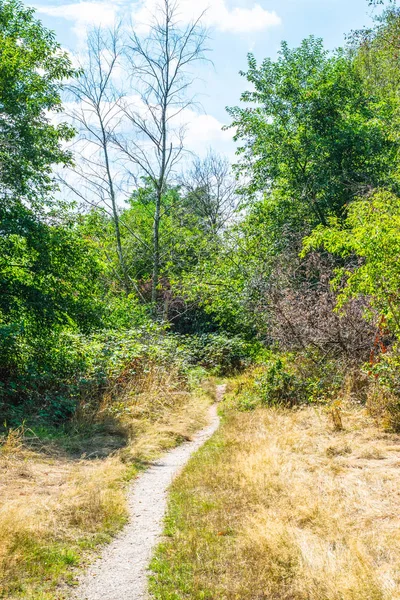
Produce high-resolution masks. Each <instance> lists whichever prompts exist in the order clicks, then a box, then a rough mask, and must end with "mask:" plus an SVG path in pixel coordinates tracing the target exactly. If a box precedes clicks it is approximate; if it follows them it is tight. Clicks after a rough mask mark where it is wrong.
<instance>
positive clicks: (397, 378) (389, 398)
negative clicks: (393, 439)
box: [366, 346, 400, 432]
mask: <svg viewBox="0 0 400 600" xmlns="http://www.w3.org/2000/svg"><path fill="white" fill-rule="evenodd" d="M366 368H368V369H369V374H370V376H372V381H371V385H370V388H369V392H368V398H367V407H368V410H369V412H370V413H371V415H372V416H373V417H375V418H376V419H377V420H378V421H379V422H380V423H381V424H382V425H383V427H385V429H389V430H391V431H397V432H400V349H399V347H398V346H395V347H394V348H392V349H391V350H390V351H389V352H387V353H384V354H381V356H380V360H379V362H378V363H377V364H375V365H373V366H372V367H371V366H367V367H366Z"/></svg>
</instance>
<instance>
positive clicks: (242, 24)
mask: <svg viewBox="0 0 400 600" xmlns="http://www.w3.org/2000/svg"><path fill="white" fill-rule="evenodd" d="M158 5H159V0H139V3H138V6H137V8H136V9H134V11H133V20H134V22H135V23H136V24H137V26H138V28H139V31H140V32H143V33H144V32H145V31H146V30H147V28H148V27H147V24H148V23H149V21H151V19H152V16H153V15H154V14H155V13H156V11H157V6H158ZM203 11H204V13H205V14H204V17H203V23H204V25H206V26H207V27H215V28H216V29H219V30H220V31H224V32H231V33H252V32H256V31H263V30H264V29H267V28H268V27H274V26H277V25H280V23H281V19H280V17H279V16H278V15H277V13H276V12H275V11H268V10H266V9H264V8H262V6H260V4H257V3H255V4H252V5H251V8H239V7H236V8H235V7H234V8H229V7H228V6H227V2H226V0H181V1H180V2H179V17H180V20H181V21H182V22H189V21H191V20H192V19H193V18H197V17H198V16H199V15H200V14H201V13H202V12H203Z"/></svg>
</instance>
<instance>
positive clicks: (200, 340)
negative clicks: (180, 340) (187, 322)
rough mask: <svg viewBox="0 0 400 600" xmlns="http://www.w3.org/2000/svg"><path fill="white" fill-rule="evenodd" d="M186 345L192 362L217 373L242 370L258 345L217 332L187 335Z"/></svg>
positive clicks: (188, 358)
mask: <svg viewBox="0 0 400 600" xmlns="http://www.w3.org/2000/svg"><path fill="white" fill-rule="evenodd" d="M184 345H185V347H186V353H187V360H188V362H189V363H190V364H199V365H201V366H203V367H204V368H206V369H209V370H210V371H211V372H212V373H214V374H215V375H231V374H233V373H238V372H240V371H241V370H243V369H244V368H245V367H246V366H248V365H249V363H250V361H251V358H252V356H253V355H254V353H255V352H256V347H255V346H252V345H251V344H249V342H246V341H245V340H243V339H242V338H241V337H240V336H233V337H228V336H226V335H223V334H216V333H208V334H202V335H195V336H186V337H185V338H184Z"/></svg>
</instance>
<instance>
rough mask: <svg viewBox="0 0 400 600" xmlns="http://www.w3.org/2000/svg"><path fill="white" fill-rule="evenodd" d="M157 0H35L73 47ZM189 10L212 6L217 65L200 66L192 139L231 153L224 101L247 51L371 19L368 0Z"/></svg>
mask: <svg viewBox="0 0 400 600" xmlns="http://www.w3.org/2000/svg"><path fill="white" fill-rule="evenodd" d="M156 1H157V0H131V1H130V0H117V1H116V2H110V1H108V0H87V1H85V0H82V1H79V2H74V1H73V0H36V2H35V4H34V5H35V8H36V9H37V11H38V16H39V18H41V19H42V21H43V22H44V23H45V24H46V26H48V27H50V28H51V29H54V30H55V31H56V33H57V37H58V39H59V41H60V42H61V44H62V45H63V46H64V47H65V48H68V49H69V50H71V51H75V50H77V49H78V48H79V46H81V45H82V43H83V39H84V36H85V29H86V28H87V27H91V26H93V25H94V26H98V25H104V26H107V25H110V24H112V21H113V20H114V19H115V18H116V17H118V16H121V15H122V14H124V15H126V14H129V15H133V16H134V19H136V20H137V22H138V23H139V22H142V21H143V20H144V19H145V18H146V15H148V13H149V12H150V13H151V11H152V6H154V2H156ZM180 3H181V6H182V14H183V16H184V17H185V16H187V18H189V15H190V14H193V12H194V13H196V12H197V13H198V11H200V10H201V9H203V8H206V7H209V8H208V12H207V17H206V20H207V23H206V24H207V26H208V27H209V29H210V36H211V40H210V47H211V48H212V54H211V55H210V57H211V58H212V60H213V63H214V64H213V66H211V65H207V66H203V67H201V68H199V71H198V74H199V77H200V78H201V79H200V80H199V82H198V84H197V88H198V91H199V92H200V93H201V99H200V100H201V104H202V107H203V112H202V114H200V115H195V114H194V113H193V115H192V116H191V117H190V119H189V120H190V123H189V127H188V145H189V146H190V147H191V149H193V150H194V151H196V152H198V153H201V152H204V151H205V150H206V148H207V146H213V147H215V148H216V149H217V150H218V151H220V152H223V153H226V154H228V155H231V154H232V151H233V145H232V143H231V141H230V136H231V134H230V132H221V125H222V124H224V123H226V122H227V120H228V119H227V115H226V112H225V106H227V105H234V104H237V103H238V100H239V96H240V93H241V91H243V89H245V85H246V82H245V80H244V79H243V78H241V77H240V76H239V74H238V71H239V70H240V69H245V68H246V55H247V53H248V52H249V51H251V52H253V53H254V54H255V55H256V57H257V58H258V59H259V60H262V59H263V58H264V57H266V56H271V57H274V56H275V55H276V52H277V49H278V48H279V44H280V42H281V40H286V41H288V42H289V44H290V45H291V46H294V45H298V44H299V43H300V41H301V40H302V39H303V38H304V37H307V36H308V35H310V34H314V35H316V36H318V37H322V38H323V39H324V41H325V44H326V46H327V47H328V48H332V49H333V48H335V47H337V46H340V45H341V44H343V41H344V34H345V33H348V32H349V31H351V30H352V29H356V28H360V27H362V26H363V25H367V24H370V23H371V17H370V9H368V5H367V0H181V2H180Z"/></svg>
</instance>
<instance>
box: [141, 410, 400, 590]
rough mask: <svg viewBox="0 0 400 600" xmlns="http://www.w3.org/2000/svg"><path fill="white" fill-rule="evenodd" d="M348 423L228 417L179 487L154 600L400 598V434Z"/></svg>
mask: <svg viewBox="0 0 400 600" xmlns="http://www.w3.org/2000/svg"><path fill="white" fill-rule="evenodd" d="M341 417H342V423H343V430H341V431H338V430H334V427H333V424H332V420H331V418H330V415H329V414H328V413H327V412H326V410H324V409H323V408H312V407H308V408H301V409H298V410H283V409H267V408H265V409H261V408H260V409H257V410H255V411H254V412H250V413H238V412H235V411H232V410H229V411H228V412H227V414H226V415H225V420H224V424H223V426H222V428H221V430H220V432H219V433H218V434H217V435H216V436H215V437H214V438H213V440H211V442H209V443H208V445H207V446H206V447H205V448H204V449H203V450H202V451H200V453H199V454H198V455H197V456H196V457H195V458H194V459H193V460H192V461H191V462H190V464H189V465H188V467H187V468H186V469H185V471H184V472H183V473H182V475H181V476H180V477H179V478H178V480H177V481H176V482H175V484H174V486H173V493H172V499H171V504H170V509H169V516H168V520H167V530H166V533H167V536H168V537H167V538H166V541H165V543H164V544H163V545H162V546H161V547H160V548H159V550H158V552H157V555H156V558H155V559H154V561H153V568H154V571H155V574H154V577H153V581H152V588H153V591H154V595H155V598H158V599H160V600H161V599H162V600H168V599H171V600H172V599H174V600H178V599H180V598H182V599H183V598H190V599H192V600H197V599H198V600H200V599H203V600H211V599H213V600H258V599H265V600H267V599H268V600H398V599H399V598H400V511H399V509H400V477H399V474H400V437H399V436H396V435H394V434H389V433H383V432H382V431H380V430H379V429H377V427H376V426H375V425H374V422H373V421H372V420H371V418H370V417H369V416H368V415H367V413H366V412H365V411H364V410H363V409H362V408H360V407H355V406H350V405H348V406H345V407H343V408H342V413H341Z"/></svg>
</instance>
